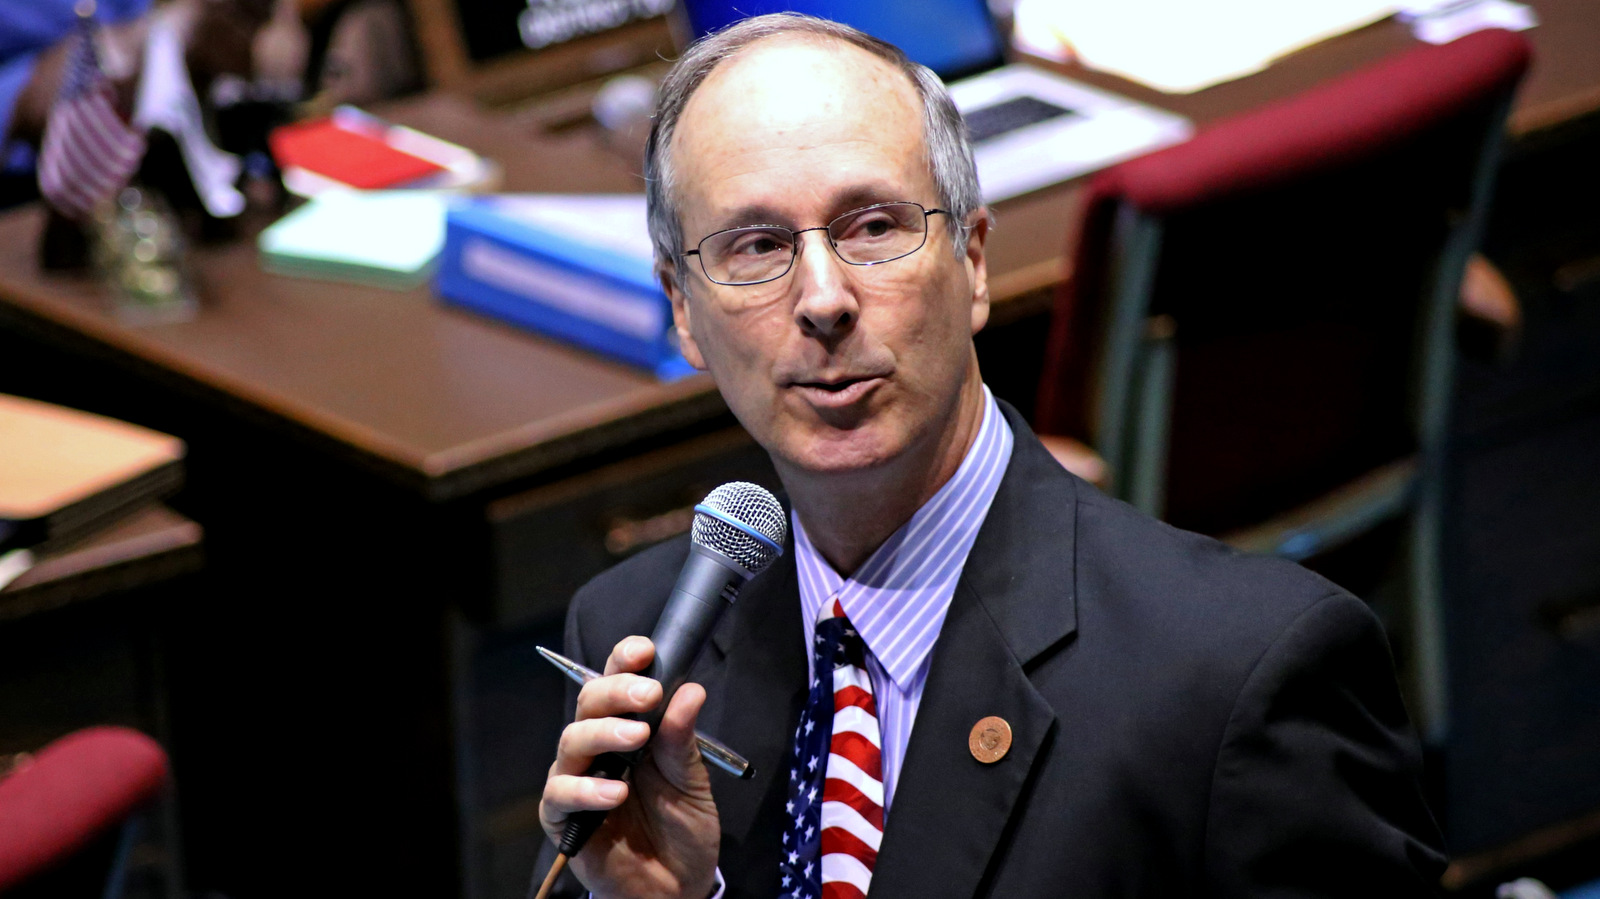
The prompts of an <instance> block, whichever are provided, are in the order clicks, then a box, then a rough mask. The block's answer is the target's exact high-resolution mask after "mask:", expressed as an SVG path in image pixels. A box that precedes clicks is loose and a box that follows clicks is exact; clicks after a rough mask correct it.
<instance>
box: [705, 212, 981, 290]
mask: <svg viewBox="0 0 1600 899" xmlns="http://www.w3.org/2000/svg"><path fill="white" fill-rule="evenodd" d="M885 206H915V207H917V209H919V210H921V212H922V242H921V243H919V244H917V245H916V246H915V247H912V248H911V249H909V250H907V251H905V252H904V253H901V254H900V255H898V256H890V257H889V258H888V259H875V260H873V261H872V262H851V261H850V260H848V259H846V258H844V256H843V255H841V254H840V253H839V245H838V244H836V243H834V240H833V233H832V231H831V230H830V229H831V228H833V225H834V222H837V221H839V220H840V219H842V218H845V217H846V216H852V215H859V214H861V213H863V212H868V211H870V210H873V209H881V208H883V207H885ZM931 215H944V216H948V215H950V210H948V209H939V208H937V207H935V208H933V209H929V208H928V207H926V206H923V205H922V204H921V203H913V202H912V201H910V200H891V201H889V202H887V203H873V204H871V205H868V206H862V207H860V208H859V209H851V210H848V211H845V212H841V213H839V214H838V215H836V216H834V217H833V218H832V219H830V220H829V221H828V223H827V224H826V225H818V226H817V227H814V228H799V229H795V228H786V227H784V226H783V225H739V226H738V227H735V228H723V229H722V230H720V231H713V232H711V233H710V234H707V235H706V236H705V237H702V238H700V241H699V243H696V244H695V245H694V249H692V250H684V251H683V252H682V253H679V254H678V256H679V257H680V258H682V257H685V256H697V257H699V261H700V273H701V274H703V275H705V276H706V280H707V281H710V282H711V283H712V284H718V285H721V286H723V287H754V286H756V285H758V284H771V283H772V282H773V281H777V280H779V279H780V278H782V277H784V276H785V275H787V274H789V273H790V272H792V271H794V262H795V260H796V259H799V258H800V235H802V234H805V233H806V232H808V231H823V232H827V235H828V248H829V249H830V250H832V251H833V256H834V258H835V259H838V260H839V261H840V262H843V263H844V264H845V265H857V266H861V267H863V268H864V267H866V266H872V265H882V264H884V263H885V262H894V261H895V260H897V259H904V258H906V257H907V256H910V255H911V254H912V253H915V252H916V251H918V250H920V249H922V248H923V247H925V246H927V245H928V217H929V216H931ZM763 228H770V229H775V230H779V231H787V232H789V236H790V237H791V238H793V241H792V242H791V244H790V246H789V264H788V265H786V266H784V269H783V271H781V272H779V273H777V274H776V275H773V276H772V277H770V278H762V279H761V280H760V281H734V282H731V283H730V282H727V281H718V280H717V279H716V278H713V277H712V276H711V271H710V270H709V269H707V268H706V258H705V256H704V255H703V254H702V253H701V252H700V248H701V247H703V246H705V244H706V241H708V240H710V239H711V238H713V237H716V236H718V235H721V234H728V233H730V232H733V231H756V230H760V229H763Z"/></svg>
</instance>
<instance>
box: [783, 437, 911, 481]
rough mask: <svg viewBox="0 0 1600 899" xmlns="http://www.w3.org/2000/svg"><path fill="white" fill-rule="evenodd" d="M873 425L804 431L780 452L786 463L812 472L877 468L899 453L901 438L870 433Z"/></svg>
mask: <svg viewBox="0 0 1600 899" xmlns="http://www.w3.org/2000/svg"><path fill="white" fill-rule="evenodd" d="M876 430H877V429H875V428H861V429H856V430H851V431H834V432H832V433H829V434H825V435H808V437H807V439H805V440H804V442H803V443H801V444H800V445H797V446H791V447H786V448H785V451H784V452H782V453H780V455H781V456H782V457H783V458H784V459H785V461H787V462H788V463H789V464H790V465H793V466H794V467H796V468H799V469H801V470H803V471H806V472H810V473H814V474H849V473H851V472H865V471H871V470H873V469H876V468H881V467H882V466H884V465H887V464H888V463H889V462H891V461H893V460H894V459H895V458H897V457H898V456H900V455H901V453H903V452H904V451H905V449H906V447H905V444H904V441H900V440H894V439H892V437H891V435H886V434H878V433H873V432H874V431H876Z"/></svg>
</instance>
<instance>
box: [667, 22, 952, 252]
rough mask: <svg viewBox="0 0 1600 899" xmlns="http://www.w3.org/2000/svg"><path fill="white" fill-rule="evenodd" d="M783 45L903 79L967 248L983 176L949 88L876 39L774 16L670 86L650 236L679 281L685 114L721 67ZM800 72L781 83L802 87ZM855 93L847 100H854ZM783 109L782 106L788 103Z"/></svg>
mask: <svg viewBox="0 0 1600 899" xmlns="http://www.w3.org/2000/svg"><path fill="white" fill-rule="evenodd" d="M779 41H791V42H793V41H800V42H809V43H812V44H814V45H816V46H818V47H827V48H831V49H832V50H834V51H836V52H841V53H847V54H864V55H866V56H869V57H872V58H874V59H876V60H877V61H878V62H879V64H880V66H881V68H880V72H882V73H884V74H887V73H890V72H893V73H897V74H898V75H899V77H900V78H901V79H902V81H903V83H904V85H905V86H906V87H908V88H909V89H910V90H911V94H910V96H913V97H915V99H916V101H917V103H918V105H919V106H920V116H921V119H922V123H921V124H922V128H921V138H922V147H921V159H922V160H923V163H924V164H925V165H926V166H927V168H928V170H929V173H930V174H931V176H932V178H933V181H934V185H935V189H936V195H937V199H938V202H939V204H940V205H941V206H942V207H944V208H945V209H948V210H950V212H951V221H952V222H954V223H955V224H956V227H954V228H952V229H950V235H951V239H952V241H954V242H955V246H956V249H957V250H958V251H959V250H961V249H962V247H963V245H964V242H965V240H966V233H967V232H966V229H965V228H964V227H962V225H963V224H964V223H966V222H968V221H970V216H971V215H972V213H974V212H976V211H977V210H978V209H979V208H980V207H981V205H982V197H981V195H980V193H979V190H978V175H977V169H976V167H975V166H974V165H973V161H972V149H971V147H970V145H969V144H968V142H967V134H966V126H965V124H964V123H963V121H962V119H961V114H960V112H958V111H957V110H956V107H955V104H954V102H953V101H951V99H950V95H949V93H948V92H947V91H946V90H945V88H944V84H943V82H941V81H940V80H939V77H938V76H937V75H935V74H933V72H931V71H930V70H929V69H928V68H927V67H925V66H922V65H918V64H917V63H915V62H912V61H911V60H910V59H908V58H907V57H906V56H905V54H904V53H902V52H901V51H900V50H899V49H898V48H896V47H894V46H892V45H890V44H886V43H884V42H883V41H880V40H878V39H876V38H874V37H871V36H870V35H867V34H865V33H863V32H861V31H858V30H856V29H854V28H851V27H849V26H847V25H841V24H839V23H837V22H830V21H827V20H825V19H817V18H813V17H810V16H802V15H796V14H792V13H774V14H772V15H766V16H757V17H754V18H750V19H745V20H743V21H741V22H738V23H736V24H734V25H732V26H729V27H728V28H726V29H724V30H722V31H719V32H717V33H716V34H713V35H710V36H708V37H706V38H705V39H704V40H701V41H699V42H697V43H696V44H695V45H694V46H693V47H690V48H689V50H688V51H687V52H686V53H685V54H684V55H683V57H682V58H681V59H679V60H678V62H677V64H676V65H674V66H673V68H672V70H671V71H670V72H668V73H667V76H666V78H665V79H663V80H662V83H661V89H660V94H659V97H658V100H657V103H656V113H655V116H654V123H653V126H652V128H651V132H650V141H649V144H648V145H647V148H646V150H645V180H646V190H647V192H648V196H649V206H650V235H651V238H652V240H653V241H654V243H655V251H656V260H657V262H658V263H659V264H661V265H662V266H663V267H665V268H668V269H669V270H671V271H674V272H677V273H678V274H679V283H680V284H681V283H682V278H681V269H679V267H678V265H677V263H678V261H679V260H678V256H679V254H681V253H682V252H683V251H684V249H685V247H684V235H683V224H682V220H681V218H680V215H679V212H680V204H681V193H680V188H681V186H682V185H681V184H680V181H681V176H680V172H679V170H678V166H677V163H678V159H679V157H678V154H677V153H676V152H675V151H674V145H675V143H676V142H677V137H678V132H679V129H680V125H681V123H682V118H683V115H684V112H685V110H686V109H687V107H688V106H689V104H690V101H691V100H692V98H693V97H694V95H695V94H696V93H697V92H698V91H699V89H700V88H701V87H702V86H703V85H704V84H705V83H706V81H707V80H708V79H709V78H710V77H711V76H712V74H713V73H714V72H716V71H717V70H718V69H719V68H721V67H722V66H724V65H725V64H727V63H729V62H730V61H732V60H734V59H736V58H738V57H742V56H743V55H745V54H746V53H747V52H751V51H753V50H754V49H756V47H757V45H762V44H770V43H772V42H779ZM797 77H798V75H797V73H789V74H788V75H787V76H785V80H784V81H783V82H780V83H784V84H794V83H797V82H796V80H795V79H796V78H797ZM852 95H853V93H852V92H847V93H845V94H844V95H843V96H844V97H849V96H852ZM780 105H781V104H780Z"/></svg>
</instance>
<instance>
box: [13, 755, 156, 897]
mask: <svg viewBox="0 0 1600 899" xmlns="http://www.w3.org/2000/svg"><path fill="white" fill-rule="evenodd" d="M166 778H167V755H166V753H165V752H164V751H163V750H162V749H161V747H160V745H158V744H157V743H156V742H155V741H154V740H152V739H150V738H149V737H147V736H145V735H144V734H141V733H139V732H138V731H134V730H129V729H127V728H121V727H91V728H87V729H85V730H80V731H76V732H74V733H71V734H68V735H67V736H65V737H62V738H61V739H59V740H56V741H54V742H52V743H50V744H49V745H48V746H46V747H44V748H43V749H41V750H40V751H39V752H38V753H37V754H36V755H35V756H34V757H33V758H32V759H31V760H30V761H27V762H24V763H22V764H20V765H18V766H17V767H16V768H15V769H14V770H13V771H12V772H11V773H10V774H9V775H7V776H6V777H5V778H3V779H0V895H6V896H8V897H9V896H23V895H26V896H51V897H67V896H74V895H84V896H89V895H93V896H97V897H98V896H105V895H115V894H117V892H118V891H117V890H115V889H114V882H115V881H116V880H117V878H118V873H119V869H120V863H121V861H122V860H123V857H124V856H125V855H126V852H127V848H128V841H127V839H126V838H125V834H124V832H123V825H125V824H126V822H128V821H129V820H130V818H132V817H133V815H134V814H135V813H136V812H138V811H139V810H140V809H142V808H143V807H145V806H147V805H149V804H150V803H151V802H152V801H154V799H155V798H156V796H157V795H158V794H159V793H160V791H161V788H162V785H163V784H165V782H166ZM90 856H92V857H93V858H92V859H91V858H88V857H90ZM80 860H81V861H83V862H84V863H83V864H81V865H80V864H78V862H79V861H80ZM108 881H109V882H111V884H112V886H111V888H108ZM14 891H15V892H14Z"/></svg>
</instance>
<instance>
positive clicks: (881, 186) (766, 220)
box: [708, 183, 915, 234]
mask: <svg viewBox="0 0 1600 899" xmlns="http://www.w3.org/2000/svg"><path fill="white" fill-rule="evenodd" d="M908 200H909V201H912V202H915V199H914V198H912V197H907V196H899V195H898V189H897V188H894V187H891V186H889V185H888V184H886V183H874V184H858V185H854V186H852V187H849V188H846V189H845V190H843V191H841V192H839V193H838V194H836V195H834V197H833V199H832V201H831V202H829V204H828V208H829V209H830V210H832V211H831V212H829V213H828V214H827V219H826V220H825V221H821V222H817V223H816V224H817V225H826V224H827V223H828V222H831V221H833V220H834V219H835V218H837V217H839V216H841V215H844V214H845V213H846V212H850V211H852V210H855V209H860V208H862V207H864V206H873V205H876V204H878V203H898V202H902V201H908ZM761 225H777V226H780V227H785V228H795V227H800V226H799V225H797V224H796V223H795V221H794V220H793V219H792V218H790V217H789V216H787V215H784V214H783V213H780V212H778V211H777V210H776V209H775V208H774V207H772V206H769V205H766V204H764V203H753V204H750V205H748V206H741V207H739V208H737V209H734V210H731V211H730V212H728V213H727V214H725V215H720V216H718V217H717V219H716V221H715V222H714V223H713V224H712V227H711V231H710V232H708V233H713V234H714V233H716V232H718V231H726V230H728V229H730V228H754V227H759V226H761ZM804 227H811V226H810V225H805V226H804Z"/></svg>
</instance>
